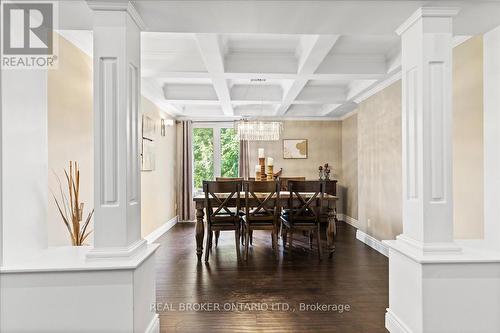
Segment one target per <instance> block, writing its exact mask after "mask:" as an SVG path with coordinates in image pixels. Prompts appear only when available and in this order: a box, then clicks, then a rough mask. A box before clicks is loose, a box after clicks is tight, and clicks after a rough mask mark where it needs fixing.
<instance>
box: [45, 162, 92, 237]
mask: <svg viewBox="0 0 500 333" xmlns="http://www.w3.org/2000/svg"><path fill="white" fill-rule="evenodd" d="M64 175H65V176H66V182H67V190H68V193H67V194H65V193H64V191H63V185H62V183H61V179H60V178H59V177H58V176H57V175H56V177H57V181H58V183H59V192H60V196H61V201H59V200H57V198H56V196H55V194H54V193H52V196H53V197H54V200H55V202H56V206H57V209H58V210H59V214H61V217H62V220H63V223H64V224H65V225H66V228H67V229H68V232H69V235H70V237H71V244H72V245H73V246H81V245H84V242H85V240H86V239H87V237H88V236H89V235H90V233H91V232H92V230H88V231H87V228H88V226H89V224H90V221H91V220H92V216H93V215H94V210H93V209H92V211H91V212H90V213H89V214H88V215H87V218H86V219H85V221H84V222H83V223H82V217H83V208H84V203H83V202H80V170H79V169H78V163H76V162H73V161H70V162H69V174H68V172H67V170H66V169H64Z"/></svg>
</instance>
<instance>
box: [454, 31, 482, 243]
mask: <svg viewBox="0 0 500 333" xmlns="http://www.w3.org/2000/svg"><path fill="white" fill-rule="evenodd" d="M482 73H483V40H482V37H474V38H471V39H469V40H468V41H466V42H465V43H463V44H461V45H459V46H457V47H455V49H454V50H453V184H454V187H453V196H454V198H453V199H454V211H453V213H454V222H455V223H454V228H455V229H454V232H455V238H483V227H484V223H483V220H484V211H483V76H482Z"/></svg>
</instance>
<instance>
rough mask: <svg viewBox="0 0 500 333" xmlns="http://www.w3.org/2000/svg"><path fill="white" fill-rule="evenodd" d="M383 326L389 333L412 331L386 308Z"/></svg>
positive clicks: (407, 332) (410, 332)
mask: <svg viewBox="0 0 500 333" xmlns="http://www.w3.org/2000/svg"><path fill="white" fill-rule="evenodd" d="M385 328H387V330H388V331H389V332H391V333H412V331H411V330H410V329H409V328H408V326H406V325H405V324H404V323H403V322H402V321H401V320H400V319H399V318H398V316H396V315H395V314H394V312H392V311H391V310H390V309H387V312H386V313H385Z"/></svg>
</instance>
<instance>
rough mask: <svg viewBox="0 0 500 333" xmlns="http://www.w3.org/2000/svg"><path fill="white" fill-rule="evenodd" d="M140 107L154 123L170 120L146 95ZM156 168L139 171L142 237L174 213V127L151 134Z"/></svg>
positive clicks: (173, 215) (172, 216)
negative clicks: (161, 132)
mask: <svg viewBox="0 0 500 333" xmlns="http://www.w3.org/2000/svg"><path fill="white" fill-rule="evenodd" d="M141 109H142V112H143V114H147V115H148V116H149V117H150V118H151V119H153V120H154V121H155V122H156V123H157V124H158V125H159V124H160V119H161V118H164V119H171V118H170V117H169V116H168V115H167V114H166V113H165V112H163V111H161V110H160V109H158V107H156V106H155V105H154V104H153V103H152V102H151V101H150V100H148V99H147V98H144V97H143V98H142V101H141ZM152 139H153V140H154V144H155V154H156V168H155V170H153V171H142V172H141V204H142V206H141V220H142V222H141V233H142V236H143V237H144V236H146V235H148V234H149V233H151V232H152V231H154V230H155V229H156V228H158V227H160V226H161V225H163V224H164V223H166V222H168V221H169V220H170V219H172V218H174V217H175V216H176V215H177V214H176V127H175V124H174V126H167V127H166V132H165V136H164V137H162V136H161V134H160V131H159V129H158V130H157V131H156V133H155V134H154V135H153V138H152Z"/></svg>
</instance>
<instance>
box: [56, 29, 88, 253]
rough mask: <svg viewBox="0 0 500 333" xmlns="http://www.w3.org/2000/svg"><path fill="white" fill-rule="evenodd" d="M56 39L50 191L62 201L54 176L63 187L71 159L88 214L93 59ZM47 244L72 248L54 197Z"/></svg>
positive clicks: (61, 38) (67, 43) (69, 44)
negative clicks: (75, 163) (57, 52)
mask: <svg viewBox="0 0 500 333" xmlns="http://www.w3.org/2000/svg"><path fill="white" fill-rule="evenodd" d="M55 38H59V67H58V69H55V70H49V72H48V161H49V191H53V192H55V193H56V196H57V198H58V199H59V198H60V195H59V186H58V183H57V178H56V176H55V175H54V173H55V174H57V176H59V178H60V179H61V182H62V183H63V185H64V184H65V178H64V168H68V163H69V162H68V161H69V160H73V161H77V162H78V163H79V165H80V177H81V184H80V195H81V201H82V202H84V203H85V212H84V213H85V215H86V214H87V213H88V211H89V209H92V208H93V206H94V199H93V197H94V196H93V190H94V187H93V179H94V175H93V171H94V167H93V156H94V155H93V115H92V59H91V58H90V57H88V56H87V55H86V54H85V53H83V52H82V51H80V49H78V48H76V47H75V46H73V44H71V43H70V42H68V41H67V40H66V39H64V38H63V37H60V36H58V35H56V36H55ZM89 243H92V237H91V238H90V239H89ZM48 244H49V245H50V246H57V245H71V241H70V239H69V235H68V232H67V229H66V227H65V226H64V224H63V223H62V220H61V217H60V215H59V213H58V212H57V208H56V206H55V204H54V200H53V199H52V197H49V208H48Z"/></svg>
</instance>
